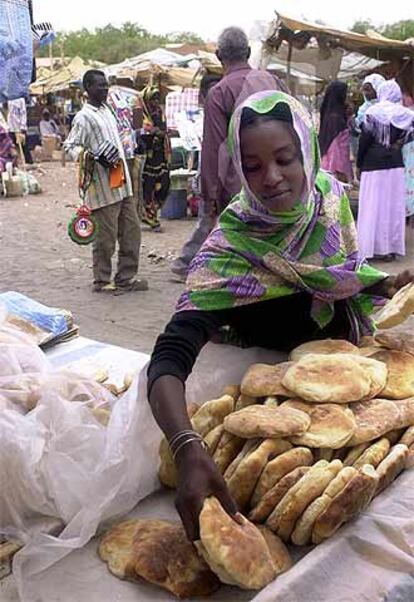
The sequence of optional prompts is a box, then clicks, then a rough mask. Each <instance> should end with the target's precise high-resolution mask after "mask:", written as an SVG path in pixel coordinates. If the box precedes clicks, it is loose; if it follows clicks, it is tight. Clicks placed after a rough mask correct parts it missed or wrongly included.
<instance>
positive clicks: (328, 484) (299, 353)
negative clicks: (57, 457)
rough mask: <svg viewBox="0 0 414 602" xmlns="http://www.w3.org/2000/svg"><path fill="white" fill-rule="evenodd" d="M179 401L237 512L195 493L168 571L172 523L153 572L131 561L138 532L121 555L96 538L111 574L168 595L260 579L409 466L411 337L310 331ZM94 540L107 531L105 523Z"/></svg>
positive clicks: (252, 584) (165, 467)
mask: <svg viewBox="0 0 414 602" xmlns="http://www.w3.org/2000/svg"><path fill="white" fill-rule="evenodd" d="M188 409H189V414H190V416H191V421H192V425H193V428H194V429H195V430H196V431H197V432H198V433H200V434H201V435H202V436H203V438H204V440H205V442H206V443H207V445H208V450H209V453H210V455H211V456H212V458H213V459H214V461H215V462H216V464H217V466H218V468H219V470H220V472H221V473H222V474H223V476H224V479H225V481H226V483H227V486H228V488H229V491H230V493H231V494H232V496H233V497H234V499H235V500H236V502H237V504H238V506H239V508H240V510H241V512H242V513H243V515H244V517H246V518H243V522H242V524H238V523H236V522H235V521H234V520H233V519H232V518H231V517H229V516H228V515H227V514H226V512H224V510H223V509H222V508H221V506H220V504H219V502H218V501H217V500H216V499H215V498H209V499H207V500H206V501H205V503H204V507H203V510H202V512H201V514H200V541H199V542H196V544H195V546H194V545H193V544H190V543H188V542H187V544H186V545H188V546H190V548H188V550H187V552H186V554H185V555H184V556H185V558H186V559H187V560H186V562H184V560H183V561H182V562H183V563H184V564H182V565H180V566H181V571H178V572H177V575H176V576H175V577H174V575H173V573H174V574H175V569H172V568H171V567H174V566H175V565H174V562H173V558H175V557H177V558H181V556H180V553H179V551H180V549H181V548H180V546H181V545H183V544H182V541H183V540H182V537H183V532H182V531H180V534H181V535H180V537H178V531H177V529H179V527H178V526H176V527H175V529H176V535H175V539H174V537H173V536H172V535H171V536H170V535H168V537H169V539H168V537H167V540H166V541H167V542H168V545H162V546H161V547H162V549H163V554H164V556H162V558H163V560H162V562H161V564H162V565H163V566H164V569H165V570H164V569H163V570H164V572H163V573H162V577H157V579H155V578H154V576H153V573H152V572H151V570H152V569H151V570H150V568H148V567H146V568H145V566H144V568H142V566H141V567H140V566H139V562H142V558H146V557H147V555H148V554H149V553H148V554H147V552H146V550H147V547H146V546H149V545H150V544H149V543H148V541H147V540H146V543H145V546H144V548H143V550H144V551H143V552H142V550H141V547H140V546H142V545H144V544H139V543H138V540H137V539H136V538H135V543H133V544H132V543H131V542H132V541H133V540H132V539H131V538H129V544H128V546H129V547H128V553H127V554H125V553H122V552H119V551H118V552H117V553H116V554H115V560H114V557H111V555H110V554H108V552H107V551H105V550H106V549H107V547H108V546H107V544H105V545H104V544H103V543H102V544H101V549H100V554H101V557H102V558H103V559H105V560H107V562H108V564H109V567H110V569H111V570H112V571H113V572H114V573H115V574H118V576H123V577H125V578H131V575H132V578H144V579H145V580H147V581H149V582H151V583H158V584H159V585H161V586H163V587H166V588H167V589H169V591H171V592H173V593H174V594H175V595H177V596H183V595H185V596H187V597H191V596H196V595H200V591H201V590H200V589H199V587H200V585H199V578H198V576H199V575H202V581H203V583H204V582H205V583H208V586H207V585H206V586H204V585H203V587H205V589H202V591H203V592H204V595H207V593H211V592H212V591H213V590H214V589H215V588H216V587H217V586H218V583H219V582H223V583H227V584H231V585H237V586H238V587H240V588H243V589H253V590H255V589H260V588H262V587H264V586H265V585H267V584H268V583H269V582H270V581H272V580H273V579H275V578H276V577H277V575H279V574H280V573H282V572H283V571H286V570H288V569H289V568H290V566H291V564H292V563H291V559H290V556H289V552H288V549H287V548H286V546H285V544H289V545H290V544H295V545H298V546H303V545H309V544H318V543H320V542H322V541H324V540H325V539H327V538H328V537H330V536H331V535H333V534H334V533H335V532H336V531H337V530H338V529H339V528H340V527H341V526H342V525H343V524H344V523H346V522H347V521H349V520H351V519H353V518H354V517H355V516H356V515H357V514H358V513H359V512H361V511H363V510H364V509H365V508H366V507H367V506H368V505H369V503H370V501H371V500H372V499H373V498H374V497H375V496H376V495H378V494H379V493H381V491H383V490H384V489H385V488H386V487H387V486H388V485H389V484H390V483H391V482H392V481H393V480H394V479H395V478H396V477H397V476H398V475H399V474H400V473H401V472H402V471H403V470H404V469H405V468H406V467H408V466H410V465H412V464H414V461H413V458H414V335H408V334H406V333H404V334H401V333H396V332H389V333H384V332H381V333H379V334H377V335H376V336H375V337H365V338H364V339H363V341H362V342H361V346H360V347H356V346H355V345H353V344H351V343H349V342H348V341H343V340H331V339H329V340H324V341H312V342H309V343H306V344H304V345H301V346H300V347H298V348H296V349H295V350H293V352H292V353H291V356H290V359H289V361H287V362H284V363H281V364H277V365H265V364H255V365H252V366H251V367H250V368H249V369H248V371H247V372H246V374H245V375H244V378H243V379H242V382H241V384H240V385H231V386H228V387H226V389H225V390H224V391H223V395H222V396H221V397H220V398H218V399H213V400H211V401H208V402H206V403H205V404H203V405H202V406H191V407H189V408H188ZM160 458H161V462H160V468H159V477H160V480H161V482H162V483H163V484H164V485H166V486H167V487H170V488H174V487H175V486H176V472H175V466H174V462H173V459H172V457H171V454H170V450H169V447H168V444H167V442H166V441H165V440H164V441H162V443H161V446H160ZM135 522H136V521H135ZM138 522H139V521H138ZM146 522H148V521H146ZM152 522H154V521H152ZM164 522H165V521H164ZM149 523H151V521H149ZM129 528H130V529H135V528H137V529H138V527H129ZM164 528H165V529H166V530H167V531H166V532H168V533H170V531H168V529H171V527H164ZM148 530H149V531H148V532H149V533H150V534H151V531H152V529H151V525H150V526H149V527H148ZM159 530H160V529H159V528H158V530H156V531H154V535H153V537H154V541H158V539H159V537H160V535H159ZM157 533H158V534H157ZM106 538H107V539H106V540H105V539H104V542H105V541H106V542H108V538H109V541H111V532H110V533H109V534H108V535H107V536H106ZM148 538H149V540H151V535H148ZM141 540H142V538H141ZM141 540H139V541H141ZM163 541H164V544H165V540H163ZM180 542H181V543H180ZM152 545H155V543H153V544H152ZM160 545H161V544H160ZM105 546H106V547H105ZM177 546H178V551H177V550H176V547H177ZM151 549H152V548H151ZM190 549H191V551H190ZM117 555H118V559H117V558H116V556H117ZM164 557H165V559H164ZM148 558H149V556H148ZM195 558H198V561H196V560H195ZM139 559H141V560H140V561H139V562H138V560H139ZM119 562H121V564H122V566H123V568H122V569H117V568H116V567H117V566H118V565H117V563H119ZM148 562H149V560H148ZM187 562H188V563H189V564H187ZM114 563H115V564H114ZM137 563H138V564H137ZM144 564H145V563H144ZM132 565H133V566H134V568H131V567H132ZM111 566H112V568H111ZM114 566H115V569H114V568H113V567H114ZM149 567H150V564H149ZM213 577H215V578H216V579H214V578H213ZM175 579H178V581H179V584H178V585H176V584H174V580H175ZM183 579H184V580H185V585H183V583H182V580H183ZM217 580H218V581H217ZM189 583H190V585H189ZM191 584H192V585H191ZM209 589H210V590H211V592H210V591H207V590H209Z"/></svg>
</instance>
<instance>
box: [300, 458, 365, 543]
mask: <svg viewBox="0 0 414 602" xmlns="http://www.w3.org/2000/svg"><path fill="white" fill-rule="evenodd" d="M356 474H357V471H356V470H355V468H352V467H350V466H346V467H345V468H342V470H340V471H339V472H338V474H337V475H336V477H334V478H333V479H332V481H331V482H330V483H329V485H328V486H327V487H326V489H325V491H324V492H323V494H322V495H321V496H320V497H318V498H316V500H314V501H313V502H312V503H311V504H310V505H309V506H308V507H307V508H306V510H305V512H304V513H303V514H302V516H301V517H299V519H298V520H297V522H296V525H295V529H294V531H293V533H292V541H293V543H294V544H296V545H297V546H306V545H307V544H309V543H311V539H312V530H313V526H314V524H315V522H316V521H317V519H318V518H319V516H320V515H321V514H322V512H324V511H325V510H326V509H327V507H328V506H329V504H330V503H331V501H332V500H333V498H334V497H335V496H336V495H338V493H339V492H340V491H342V489H343V488H344V487H345V485H346V484H347V483H348V482H349V481H350V480H351V479H352V478H353V477H354V476H355V475H356Z"/></svg>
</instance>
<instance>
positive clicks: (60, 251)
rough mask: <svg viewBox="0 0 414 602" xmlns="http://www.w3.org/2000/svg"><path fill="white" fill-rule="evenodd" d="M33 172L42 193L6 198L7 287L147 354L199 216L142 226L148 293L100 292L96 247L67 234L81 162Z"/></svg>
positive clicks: (0, 208) (1, 235) (2, 217)
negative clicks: (157, 229)
mask: <svg viewBox="0 0 414 602" xmlns="http://www.w3.org/2000/svg"><path fill="white" fill-rule="evenodd" d="M32 173H33V174H34V175H35V176H36V177H37V178H38V180H39V182H40V184H41V186H42V190H43V192H42V194H39V195H29V196H25V197H22V198H15V199H4V198H3V197H0V244H1V249H2V255H3V256H2V261H1V265H2V268H1V271H0V273H1V278H0V282H1V285H0V286H1V290H2V291H7V290H14V291H19V292H21V293H24V294H25V295H28V296H30V297H32V298H33V299H36V300H38V301H40V302H42V303H45V304H47V305H51V306H56V307H65V308H67V309H69V310H70V311H71V312H72V313H73V315H74V317H75V321H76V323H77V324H79V326H80V332H81V334H82V335H83V336H87V337H91V338H93V339H97V340H100V341H105V342H108V343H112V344H116V345H121V346H123V347H128V348H130V349H136V350H138V351H144V352H148V353H149V352H150V351H151V349H152V347H153V344H154V342H155V339H156V337H157V334H158V333H159V332H160V331H161V330H162V328H163V326H164V325H165V323H166V322H167V321H168V318H169V316H170V315H171V312H172V310H173V308H174V303H175V300H176V299H177V297H178V295H179V294H180V291H181V290H182V287H183V285H182V284H178V283H175V282H172V281H171V274H170V270H169V266H170V263H171V261H172V259H173V258H174V256H175V254H176V253H177V252H178V251H179V250H180V248H181V246H182V244H183V243H184V241H185V240H186V238H187V237H188V235H189V233H190V232H191V230H192V228H193V227H194V225H195V220H194V219H188V220H170V221H165V222H163V232H161V233H153V232H151V231H148V230H146V229H145V226H144V227H143V242H142V248H141V265H140V276H142V277H145V278H147V279H148V280H149V286H150V290H149V291H148V292H141V293H128V294H124V295H122V296H113V295H107V294H98V293H94V292H92V290H91V285H92V256H91V248H90V247H89V246H87V247H81V246H79V245H76V244H75V243H73V242H72V241H71V239H70V238H69V236H68V234H67V223H68V221H69V219H70V217H71V216H72V215H73V213H74V205H75V204H76V203H77V202H78V194H77V168H76V166H75V165H74V164H71V163H69V164H67V165H66V166H65V167H62V166H61V165H60V164H59V163H43V164H42V165H41V166H40V168H39V169H35V170H33V172H32Z"/></svg>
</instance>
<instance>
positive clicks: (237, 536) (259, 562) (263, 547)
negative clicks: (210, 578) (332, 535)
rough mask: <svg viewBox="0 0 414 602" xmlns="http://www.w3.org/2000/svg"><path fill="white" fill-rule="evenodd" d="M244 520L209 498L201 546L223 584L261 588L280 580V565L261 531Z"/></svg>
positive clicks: (204, 514) (205, 510) (206, 504)
mask: <svg viewBox="0 0 414 602" xmlns="http://www.w3.org/2000/svg"><path fill="white" fill-rule="evenodd" d="M240 520H241V521H242V524H239V523H238V522H236V521H235V520H234V519H233V518H231V517H230V516H229V515H228V514H227V512H225V511H224V510H223V508H222V506H221V504H220V503H219V501H218V500H217V499H216V498H214V497H210V498H207V499H206V500H205V501H204V505H203V508H202V510H201V513H200V542H197V547H198V550H199V552H200V553H201V554H202V556H203V558H204V559H205V560H206V562H207V564H208V565H209V566H210V568H211V569H212V570H213V572H214V573H215V574H216V575H218V577H219V578H220V580H221V581H222V582H223V583H229V584H230V585H237V586H238V587H240V588H242V589H252V590H257V589H261V588H262V587H265V586H266V585H267V584H268V583H270V582H271V581H272V580H273V579H274V578H275V577H276V574H277V573H276V563H275V560H274V558H272V554H271V553H270V550H269V547H268V545H267V543H266V540H265V538H264V537H263V535H262V534H261V532H260V531H259V529H258V528H257V527H255V525H253V523H251V522H250V521H248V520H247V518H244V517H242V515H240ZM284 553H285V550H284Z"/></svg>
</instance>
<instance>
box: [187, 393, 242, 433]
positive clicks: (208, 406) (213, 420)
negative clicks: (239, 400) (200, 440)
mask: <svg viewBox="0 0 414 602" xmlns="http://www.w3.org/2000/svg"><path fill="white" fill-rule="evenodd" d="M234 404H235V401H234V399H233V397H232V396H231V395H223V396H222V397H220V398H219V399H212V400H211V401H206V403H203V405H201V406H200V407H199V409H198V410H197V411H196V413H195V414H194V415H193V417H192V418H191V424H192V425H193V429H194V430H195V431H197V433H199V434H200V435H201V436H203V437H204V435H207V433H208V432H209V431H211V430H212V429H213V428H214V427H216V426H217V425H219V424H221V423H222V422H223V420H224V418H225V416H227V415H228V414H230V413H231V412H232V411H233V410H234Z"/></svg>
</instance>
